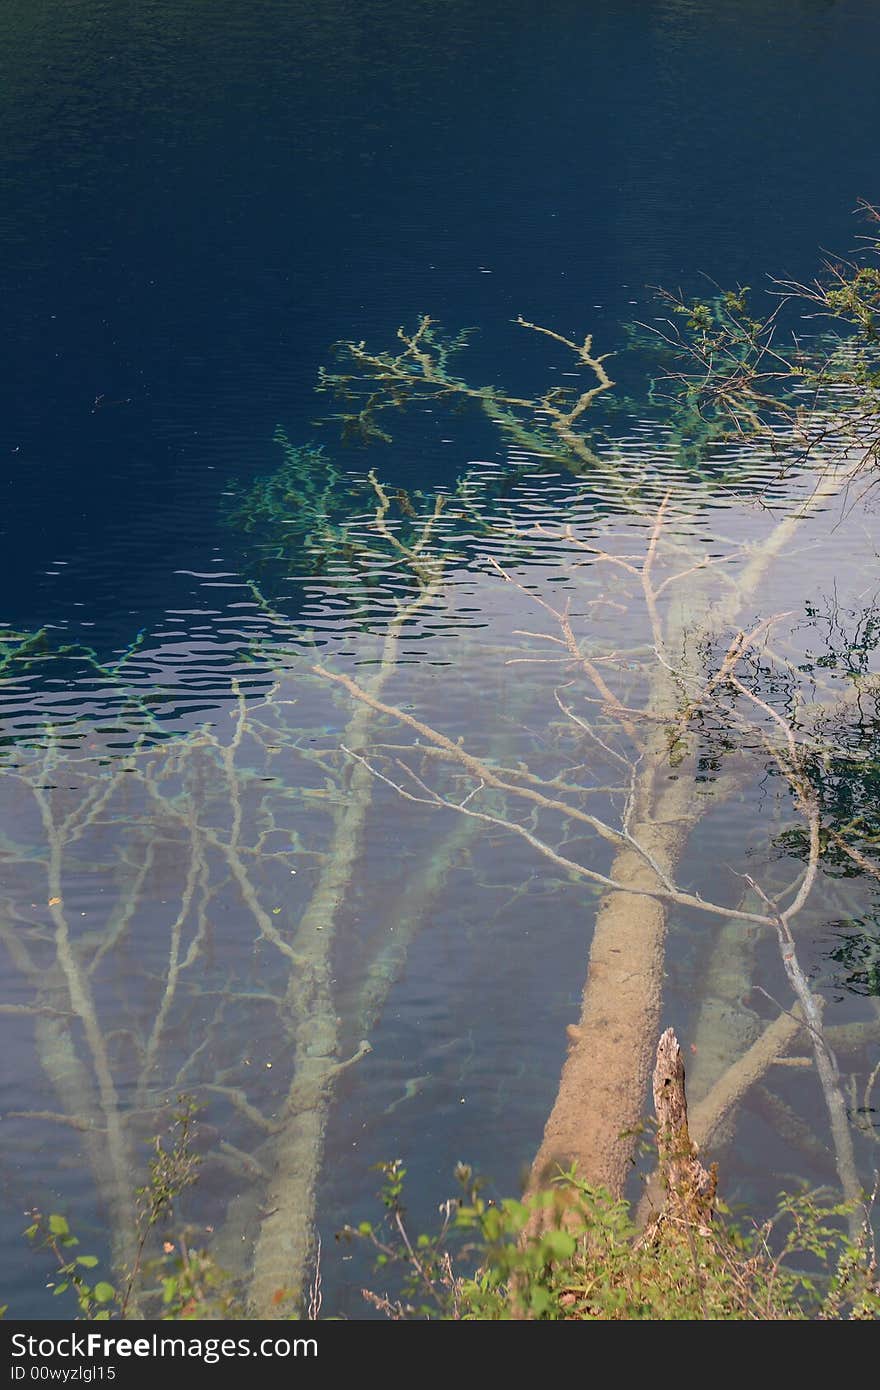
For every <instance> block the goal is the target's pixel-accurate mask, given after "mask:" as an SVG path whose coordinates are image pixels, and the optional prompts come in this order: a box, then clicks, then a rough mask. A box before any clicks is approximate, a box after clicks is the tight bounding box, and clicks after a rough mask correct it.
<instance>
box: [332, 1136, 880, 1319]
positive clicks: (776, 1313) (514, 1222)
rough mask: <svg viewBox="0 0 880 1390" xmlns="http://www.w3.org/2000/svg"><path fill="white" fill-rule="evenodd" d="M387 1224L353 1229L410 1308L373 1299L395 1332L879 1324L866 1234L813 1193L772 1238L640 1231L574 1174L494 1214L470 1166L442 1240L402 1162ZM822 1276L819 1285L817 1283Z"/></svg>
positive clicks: (393, 1181)
mask: <svg viewBox="0 0 880 1390" xmlns="http://www.w3.org/2000/svg"><path fill="white" fill-rule="evenodd" d="M379 1168H380V1171H381V1172H382V1173H383V1176H384V1183H383V1186H382V1190H381V1194H380V1196H381V1200H382V1202H383V1204H384V1206H385V1208H386V1215H385V1217H384V1220H383V1221H381V1222H380V1223H378V1224H376V1225H373V1224H372V1223H370V1222H362V1223H361V1224H360V1225H359V1226H358V1227H357V1228H353V1227H350V1226H349V1227H346V1228H345V1229H344V1231H342V1232H341V1233H340V1235H341V1238H343V1239H348V1240H361V1241H365V1242H366V1243H368V1244H369V1245H370V1246H371V1247H372V1248H373V1250H374V1251H375V1253H376V1269H377V1272H381V1273H382V1275H383V1277H384V1278H386V1279H389V1278H393V1279H396V1281H397V1287H398V1289H399V1294H398V1296H395V1297H392V1296H389V1295H388V1294H387V1293H386V1294H377V1293H373V1292H367V1293H366V1294H365V1297H366V1298H367V1299H368V1300H369V1302H370V1303H372V1304H373V1306H374V1307H376V1308H378V1309H379V1310H380V1311H382V1312H384V1313H385V1314H386V1315H387V1316H389V1317H391V1318H394V1319H405V1318H416V1319H440V1320H481V1321H486V1320H488V1321H498V1320H506V1319H510V1318H523V1317H525V1318H534V1319H540V1320H545V1321H547V1320H549V1321H553V1320H557V1321H558V1320H576V1321H588V1320H598V1321H609V1320H611V1321H622V1320H636V1321H640V1320H645V1319H648V1320H654V1321H661V1320H662V1321H666V1320H669V1321H677V1320H698V1319H713V1320H715V1319H720V1320H745V1321H755V1320H760V1321H780V1320H782V1321H792V1320H802V1319H834V1320H839V1319H852V1318H856V1319H865V1318H867V1319H877V1318H878V1317H880V1283H878V1280H877V1267H876V1260H875V1258H874V1251H873V1246H872V1244H871V1240H870V1236H869V1235H868V1233H867V1227H866V1230H865V1234H864V1236H863V1238H862V1239H860V1240H859V1241H853V1240H851V1239H850V1238H849V1237H848V1236H847V1234H846V1232H845V1229H844V1228H843V1226H842V1224H841V1223H842V1221H843V1219H844V1218H845V1217H846V1216H847V1215H848V1213H849V1211H850V1208H849V1207H847V1206H846V1205H844V1204H842V1203H838V1202H831V1201H826V1200H824V1199H823V1198H822V1197H821V1195H820V1194H817V1193H814V1192H802V1193H798V1194H795V1195H786V1196H784V1197H782V1198H781V1200H780V1205H779V1210H778V1212H777V1214H776V1216H775V1217H774V1219H773V1220H772V1221H770V1222H767V1223H766V1224H765V1225H763V1226H761V1227H759V1228H752V1229H750V1230H749V1229H748V1228H745V1227H740V1226H737V1225H736V1224H734V1223H733V1222H732V1221H730V1220H729V1212H727V1210H726V1209H725V1208H723V1207H721V1206H720V1205H719V1208H718V1215H717V1217H716V1218H715V1220H714V1221H713V1222H712V1223H711V1226H710V1227H707V1226H700V1225H697V1224H695V1223H693V1224H688V1225H683V1224H682V1223H673V1222H671V1221H669V1220H668V1219H665V1218H663V1219H661V1220H660V1221H659V1222H657V1223H656V1224H655V1226H654V1227H653V1228H651V1229H650V1230H649V1231H648V1232H639V1230H638V1229H637V1227H636V1225H635V1223H634V1220H633V1215H632V1212H631V1211H630V1208H629V1205H628V1204H627V1203H626V1202H624V1201H618V1200H615V1199H614V1198H613V1197H611V1196H610V1194H609V1193H608V1192H607V1191H605V1190H604V1189H602V1188H597V1187H593V1186H591V1185H590V1184H589V1183H585V1182H582V1181H581V1180H580V1179H578V1177H577V1175H576V1173H575V1172H574V1171H573V1170H572V1171H571V1172H568V1173H562V1174H560V1175H559V1177H558V1178H557V1180H556V1182H555V1184H554V1190H553V1191H550V1192H545V1193H541V1194H539V1195H537V1196H535V1197H532V1198H530V1199H529V1200H527V1201H514V1200H511V1199H507V1200H502V1201H498V1202H495V1201H492V1200H491V1199H489V1198H487V1197H486V1196H485V1189H484V1184H483V1183H482V1182H481V1181H479V1180H478V1179H476V1178H475V1177H474V1175H473V1172H472V1170H471V1169H470V1168H469V1167H467V1165H464V1164H459V1165H458V1168H457V1170H456V1179H457V1181H458V1184H459V1188H460V1195H459V1196H458V1197H457V1198H455V1199H452V1200H451V1201H447V1202H445V1203H443V1204H442V1205H441V1207H440V1212H441V1222H440V1225H439V1227H438V1229H437V1231H435V1232H434V1233H432V1234H426V1235H419V1236H418V1237H416V1238H413V1237H411V1236H410V1234H409V1232H408V1231H407V1228H406V1221H405V1208H404V1205H403V1189H404V1179H405V1176H406V1169H405V1168H404V1167H403V1164H402V1163H401V1161H400V1160H399V1159H398V1160H396V1161H394V1162H393V1163H385V1164H380V1165H379ZM808 1268H809V1272H807V1271H808Z"/></svg>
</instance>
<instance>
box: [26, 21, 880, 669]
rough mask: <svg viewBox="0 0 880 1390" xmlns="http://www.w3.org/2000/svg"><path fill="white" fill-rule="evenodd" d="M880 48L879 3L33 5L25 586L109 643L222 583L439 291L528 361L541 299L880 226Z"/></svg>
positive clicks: (730, 265)
mask: <svg viewBox="0 0 880 1390" xmlns="http://www.w3.org/2000/svg"><path fill="white" fill-rule="evenodd" d="M878 47H880V12H878V10H877V7H876V5H874V4H873V3H871V0H850V2H849V3H827V2H826V0H812V2H810V0H789V2H788V3H784V4H780V5H773V6H767V5H765V4H763V3H747V2H746V3H744V2H743V0H733V2H732V3H726V0H707V3H700V0H688V2H687V3H664V2H663V0H657V3H645V2H644V0H640V2H639V3H636V2H635V0H634V2H633V3H629V4H627V3H616V2H614V0H613V2H612V3H605V4H602V5H599V4H595V5H594V4H582V3H574V0H573V2H572V3H558V0H550V2H549V3H546V4H541V5H534V4H528V3H522V2H521V3H514V4H510V3H505V4H496V3H493V0H480V3H468V2H467V0H452V3H449V0H447V2H446V3H419V4H413V3H395V2H394V0H385V2H384V3H380V2H377V0H370V3H366V4H361V3H358V4H355V3H342V2H340V0H316V2H314V3H296V4H288V3H283V2H282V0H256V3H254V2H253V0H250V2H249V3H244V2H243V0H242V3H230V0H223V2H222V3H218V4H216V5H213V6H212V7H211V11H210V14H208V13H207V12H206V11H204V10H203V9H202V8H201V7H199V6H196V5H192V4H187V3H183V2H182V0H138V3H132V2H131V0H78V3H76V4H75V5H70V4H64V3H60V0H59V3H53V2H52V0H43V3H39V4H37V3H34V0H5V3H4V5H3V8H2V14H0V128H2V132H3V135H2V141H0V179H2V186H3V197H2V203H0V229H2V244H3V254H2V257H0V287H2V302H3V315H4V331H3V358H4V361H3V367H2V371H0V382H2V390H3V409H2V412H0V458H2V460H3V488H4V491H3V506H2V516H0V526H2V547H0V555H2V561H0V563H2V567H3V568H2V594H3V603H2V614H0V616H2V617H3V619H5V620H6V621H9V622H11V623H14V624H17V625H19V626H22V627H38V626H40V625H42V624H43V623H46V622H50V623H53V624H59V625H61V626H62V627H63V628H65V629H67V630H68V631H69V633H70V634H71V635H77V634H78V633H80V631H81V630H80V627H79V625H80V624H81V623H82V622H85V623H87V624H93V625H94V626H89V627H88V628H87V629H86V630H85V632H84V633H82V635H87V636H88V637H89V638H90V640H91V641H92V642H93V643H95V644H96V645H97V646H98V647H99V649H100V650H101V651H102V653H104V652H107V651H112V650H113V649H114V648H115V647H116V646H118V645H124V644H125V643H126V642H127V641H129V640H130V639H131V637H132V636H133V635H134V632H136V631H137V630H138V629H140V628H142V627H145V626H146V627H150V625H152V624H155V623H156V622H157V620H158V619H159V618H160V617H161V615H162V613H163V612H164V611H165V610H166V609H167V608H169V607H172V608H175V607H176V608H181V609H184V608H187V607H191V606H196V607H197V606H198V603H196V604H195V605H193V604H191V603H190V602H189V600H190V599H191V598H192V588H193V586H192V581H191V580H188V579H187V577H186V576H181V575H180V574H178V573H176V572H177V571H179V570H182V569H183V570H195V571H205V570H207V569H210V567H211V565H212V564H219V566H220V568H222V569H224V570H225V569H228V568H233V569H234V568H236V564H235V557H233V558H232V563H230V557H229V555H228V554H227V552H228V550H229V546H230V542H229V537H228V535H227V534H224V533H223V532H222V531H221V530H220V529H219V527H218V520H217V518H218V507H219V504H220V500H221V494H222V492H223V490H224V487H225V485H226V481H227V479H228V478H229V476H230V475H233V474H234V475H236V476H238V477H243V478H248V477H249V476H252V475H253V474H254V473H257V472H260V471H265V470H266V468H267V467H270V466H271V465H272V463H273V461H274V450H273V448H272V445H271V437H272V433H273V430H274V428H275V426H276V425H277V424H278V423H279V422H281V423H283V424H284V426H285V427H286V428H287V430H288V433H289V434H290V436H291V438H292V439H294V440H295V441H297V442H299V441H303V442H304V441H305V440H306V439H308V438H309V437H314V435H315V433H316V431H315V428H314V425H313V421H314V420H315V419H316V417H317V416H318V415H319V414H320V412H321V409H322V398H320V397H318V398H316V397H315V396H314V395H313V393H312V388H313V385H314V382H315V376H316V370H317V367H318V365H319V364H320V363H323V362H326V361H327V360H328V350H329V347H330V345H331V344H332V343H333V342H334V341H335V340H337V339H339V338H342V337H352V338H360V337H365V338H368V339H370V340H372V341H375V340H377V339H379V340H381V341H383V342H384V341H386V340H387V339H388V338H389V337H390V336H391V334H393V332H394V330H395V329H396V327H397V325H398V323H400V322H404V321H410V322H411V321H412V319H413V318H414V316H415V314H416V313H418V312H420V311H427V312H430V313H432V314H433V315H435V316H437V317H439V318H440V319H441V320H442V321H443V322H444V323H446V324H447V325H449V326H450V327H451V328H458V327H461V326H467V325H479V326H480V327H481V329H482V330H483V332H482V334H481V337H480V338H479V339H478V342H477V345H476V348H475V349H472V352H473V354H474V355H473V360H474V362H475V363H479V365H480V366H481V367H484V368H485V369H486V372H487V375H489V378H490V379H494V380H505V381H510V382H516V380H517V374H518V372H519V373H520V375H522V373H523V368H522V364H521V361H520V357H521V355H522V352H523V348H522V344H521V342H519V341H518V340H517V336H516V333H515V331H514V330H511V329H510V327H509V320H510V319H511V318H512V317H514V316H515V315H516V314H517V313H522V314H523V315H525V316H526V317H527V318H528V317H534V318H537V319H539V320H540V321H541V322H546V323H550V324H553V325H555V326H556V327H558V328H560V329H561V330H563V331H570V332H581V331H583V330H584V329H585V328H592V329H593V330H594V331H595V333H596V334H597V342H601V343H602V344H603V345H605V346H609V347H614V346H619V345H620V342H621V336H620V327H621V323H622V321H624V320H625V319H627V318H630V317H633V316H636V315H638V314H639V313H640V312H641V313H644V312H645V302H646V289H645V287H646V286H649V285H664V286H668V287H677V286H679V285H681V286H683V287H685V288H686V289H688V288H691V289H696V288H699V287H700V285H701V284H702V281H701V280H700V276H701V275H708V276H711V277H714V278H715V279H717V280H718V281H720V282H722V283H724V284H725V285H727V284H732V283H734V282H736V281H740V282H748V283H752V284H755V283H760V282H761V280H762V277H764V276H765V275H766V274H768V273H774V274H790V275H794V276H800V277H804V276H808V275H809V274H811V273H812V271H813V270H814V268H815V265H816V259H817V253H818V249H819V248H820V247H827V248H833V249H834V250H835V251H846V250H848V249H850V248H851V246H852V245H853V243H854V239H855V234H856V228H855V225H854V221H853V218H852V209H853V207H854V205H855V202H856V199H857V198H858V197H859V196H862V197H868V198H870V197H872V196H876V193H877V178H878V171H877V154H876V140H875V138H874V136H875V132H876V130H877V128H878V124H880V87H878V84H877V82H876V54H877V51H878ZM633 301H636V303H633ZM324 433H325V434H326V433H327V429H326V428H325V430H324ZM330 442H332V443H335V441H334V440H332V439H331V441H330ZM459 443H460V444H461V446H462V447H464V448H465V449H466V448H467V441H463V442H462V441H459ZM345 461H346V462H349V463H350V464H351V465H352V466H359V460H358V459H357V457H353V458H351V459H347V460H345ZM386 466H387V467H392V468H393V467H394V466H395V464H394V463H393V462H392V461H389V462H388V463H387V464H386ZM396 466H397V468H398V469H399V471H400V472H401V473H402V474H403V475H408V476H409V477H410V479H411V480H415V481H420V482H425V481H427V482H430V481H432V480H436V479H439V478H443V477H446V478H448V477H450V476H452V475H453V474H454V473H455V472H456V471H457V470H458V469H459V468H460V466H461V454H460V452H457V453H456V455H455V457H453V456H452V454H451V452H450V449H449V447H448V446H446V447H445V446H443V445H442V444H440V443H439V441H436V440H428V441H427V444H426V442H425V441H422V443H421V447H420V450H419V454H418V456H417V457H406V458H400V459H398V460H397V461H396ZM218 547H219V549H218Z"/></svg>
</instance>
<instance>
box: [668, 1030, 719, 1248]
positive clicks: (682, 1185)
mask: <svg viewBox="0 0 880 1390" xmlns="http://www.w3.org/2000/svg"><path fill="white" fill-rule="evenodd" d="M654 1111H655V1113H656V1116H657V1151H658V1154H659V1157H660V1173H661V1176H662V1179H663V1185H664V1188H665V1191H666V1204H665V1207H664V1210H663V1214H662V1216H661V1220H667V1221H668V1220H672V1221H674V1222H679V1221H683V1222H687V1223H688V1224H691V1223H697V1224H698V1225H699V1226H707V1225H708V1223H709V1222H710V1221H711V1220H712V1216H713V1214H714V1210H715V1189H716V1187H717V1183H718V1174H717V1171H716V1168H715V1165H714V1164H713V1165H712V1167H711V1168H710V1169H708V1170H707V1169H705V1168H704V1167H703V1165H702V1163H701V1162H700V1160H699V1158H698V1157H697V1149H696V1145H695V1144H694V1142H693V1140H692V1139H691V1137H690V1134H689V1132H688V1112H687V1096H686V1094H685V1086H684V1058H683V1056H682V1051H681V1048H680V1047H679V1045H678V1039H677V1038H676V1036H675V1033H674V1032H673V1031H672V1029H671V1028H667V1029H666V1032H665V1033H664V1034H663V1036H662V1037H661V1039H660V1042H659V1043H658V1045H657V1061H656V1065H655V1067H654Z"/></svg>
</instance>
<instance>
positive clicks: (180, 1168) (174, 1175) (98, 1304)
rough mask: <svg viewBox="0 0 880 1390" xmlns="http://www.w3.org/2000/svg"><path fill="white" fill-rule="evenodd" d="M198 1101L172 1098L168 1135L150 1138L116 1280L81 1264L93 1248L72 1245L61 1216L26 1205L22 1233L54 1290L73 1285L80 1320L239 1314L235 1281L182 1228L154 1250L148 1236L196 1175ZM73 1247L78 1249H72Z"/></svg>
mask: <svg viewBox="0 0 880 1390" xmlns="http://www.w3.org/2000/svg"><path fill="white" fill-rule="evenodd" d="M198 1110H199V1106H198V1105H197V1104H196V1103H195V1102H194V1101H193V1100H192V1099H191V1098H190V1097H188V1096H180V1097H179V1098H178V1108H177V1110H176V1111H175V1113H174V1116H173V1119H172V1123H171V1126H170V1132H169V1134H170V1137H169V1138H166V1139H163V1136H162V1135H156V1136H155V1137H154V1138H153V1140H152V1142H151V1149H152V1153H151V1157H150V1160H149V1180H148V1181H147V1182H146V1183H145V1184H144V1186H143V1187H141V1188H139V1189H138V1208H137V1242H136V1255H135V1260H134V1263H133V1265H132V1268H131V1269H130V1270H129V1272H128V1274H127V1276H126V1277H125V1278H124V1279H122V1280H120V1281H119V1282H118V1283H113V1282H111V1281H110V1280H109V1279H97V1280H96V1282H95V1283H90V1282H89V1279H90V1278H92V1277H94V1276H91V1275H88V1276H87V1274H86V1273H85V1272H84V1271H90V1270H94V1269H96V1268H97V1266H98V1264H99V1260H98V1257H97V1255H81V1254H79V1253H78V1247H79V1240H78V1239H77V1237H76V1236H75V1235H73V1233H72V1232H71V1229H70V1224H69V1222H68V1220H67V1217H66V1216H63V1215H61V1213H59V1212H51V1213H50V1214H49V1215H48V1216H44V1215H43V1214H42V1213H41V1212H39V1211H32V1212H30V1213H29V1215H30V1217H31V1224H30V1225H29V1226H28V1227H27V1229H26V1230H25V1232H24V1234H25V1236H26V1237H27V1238H28V1240H30V1241H31V1242H32V1243H33V1245H34V1247H35V1248H36V1249H37V1250H48V1251H49V1252H50V1253H51V1255H52V1256H53V1257H54V1260H55V1264H56V1266H57V1268H56V1271H55V1276H54V1277H53V1279H52V1280H51V1281H50V1282H49V1284H48V1285H47V1287H48V1288H50V1289H51V1290H52V1294H53V1296H54V1297H56V1298H57V1297H59V1296H60V1295H62V1294H65V1293H68V1292H72V1293H73V1295H74V1297H75V1298H76V1302H77V1307H78V1309H79V1315H80V1317H81V1318H84V1319H86V1320H87V1321H92V1322H93V1321H106V1320H107V1319H110V1318H116V1319H124V1318H126V1317H140V1316H142V1315H143V1312H144V1309H145V1307H146V1308H155V1309H156V1312H157V1315H158V1316H159V1317H160V1318H162V1319H174V1320H178V1319H205V1318H240V1317H246V1316H247V1310H246V1309H245V1308H244V1306H243V1305H242V1303H241V1301H240V1299H239V1297H238V1294H237V1291H236V1289H235V1286H234V1284H233V1282H232V1280H231V1279H230V1278H229V1276H228V1275H227V1274H226V1273H225V1272H224V1271H223V1270H222V1269H220V1267H219V1266H218V1265H217V1263H216V1261H215V1260H214V1258H213V1256H212V1255H210V1254H209V1253H208V1252H206V1251H204V1250H197V1249H192V1248H191V1247H190V1244H189V1235H188V1233H187V1232H186V1231H184V1232H183V1233H178V1234H176V1235H175V1238H174V1239H171V1240H169V1239H165V1240H163V1241H162V1243H161V1249H160V1250H158V1251H157V1252H156V1254H155V1255H153V1256H149V1255H148V1243H149V1240H150V1237H151V1235H152V1234H153V1233H154V1232H155V1230H156V1228H157V1227H158V1226H159V1224H160V1223H161V1222H162V1221H163V1220H164V1219H165V1218H167V1217H169V1216H170V1215H171V1213H172V1211H173V1207H174V1203H175V1201H176V1200H177V1198H178V1197H180V1196H181V1194H182V1193H183V1192H185V1191H186V1189H187V1188H188V1187H191V1186H192V1184H193V1183H194V1182H195V1181H196V1179H197V1175H198V1167H199V1162H200V1160H199V1157H198V1155H197V1154H196V1153H195V1152H194V1151H193V1138H194V1124H195V1117H196V1114H197V1112H198ZM74 1251H77V1253H75V1254H74V1253H73V1252H74Z"/></svg>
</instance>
